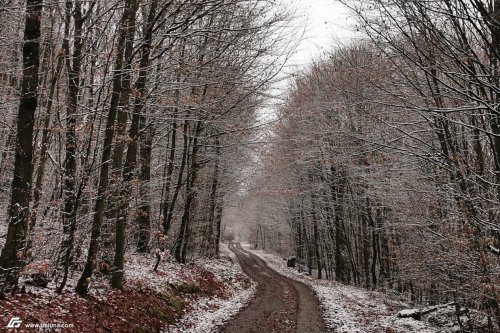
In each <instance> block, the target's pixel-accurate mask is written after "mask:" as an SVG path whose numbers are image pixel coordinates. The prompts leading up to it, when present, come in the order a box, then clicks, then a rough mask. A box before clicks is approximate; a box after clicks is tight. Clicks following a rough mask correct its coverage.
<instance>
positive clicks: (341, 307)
mask: <svg viewBox="0 0 500 333" xmlns="http://www.w3.org/2000/svg"><path fill="white" fill-rule="evenodd" d="M242 246H243V248H245V250H247V251H250V252H252V253H254V254H256V255H258V256H259V257H261V258H262V259H263V260H265V261H266V262H267V263H268V265H269V266H270V267H271V268H273V269H274V270H276V271H278V272H280V273H281V274H283V275H285V276H287V277H289V278H291V279H295V280H298V281H301V282H303V283H305V284H308V285H310V286H311V288H312V289H313V290H314V291H315V292H316V294H317V295H318V298H319V300H320V302H321V306H322V308H323V316H324V318H325V321H326V324H327V326H328V328H331V329H334V330H335V332H338V333H380V332H384V333H396V332H397V333H415V332H419V333H437V332H452V331H453V328H452V327H448V328H446V327H442V328H436V327H434V326H433V325H431V324H430V323H428V322H425V321H419V320H415V319H413V318H398V317H397V313H398V311H400V310H402V309H405V308H408V307H409V306H408V305H407V304H405V303H404V302H401V301H398V300H394V299H391V298H390V297H388V296H386V295H385V294H383V293H381V292H372V291H367V290H365V289H362V288H358V287H354V286H346V285H343V284H340V283H337V282H335V281H327V280H318V279H315V278H313V277H311V276H308V275H306V274H301V273H299V272H298V271H297V270H295V269H293V268H288V267H287V265H286V263H287V262H286V260H283V258H281V257H279V256H276V255H274V254H269V253H266V252H264V251H262V250H255V249H253V247H252V246H251V245H249V244H243V245H242Z"/></svg>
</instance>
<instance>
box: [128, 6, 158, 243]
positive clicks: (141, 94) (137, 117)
mask: <svg viewBox="0 0 500 333" xmlns="http://www.w3.org/2000/svg"><path fill="white" fill-rule="evenodd" d="M157 5H158V1H156V0H153V1H152V2H151V7H150V9H149V14H148V18H147V21H146V24H145V27H144V31H145V32H144V41H143V45H142V50H141V51H142V54H141V60H140V63H139V68H140V70H139V78H138V79H137V82H136V84H135V90H136V92H137V93H136V97H135V102H134V114H133V116H132V124H131V125H130V132H129V140H130V141H129V142H130V143H129V145H128V149H127V157H126V161H125V167H124V169H123V181H124V183H125V185H126V190H127V192H126V193H125V195H127V196H128V194H129V193H130V185H129V184H128V183H129V182H130V181H131V180H132V179H133V178H134V170H135V169H136V165H137V144H138V141H139V128H140V125H141V120H142V125H143V126H142V128H143V130H146V131H147V129H146V128H145V126H146V120H145V117H144V116H143V115H142V113H143V112H144V102H145V100H146V94H147V92H146V82H147V74H148V68H149V65H150V58H149V57H150V54H151V43H152V39H153V27H154V23H155V16H156V8H157ZM148 134H150V135H143V137H145V138H146V141H147V144H146V146H148V147H149V149H147V150H145V151H143V153H144V154H142V153H141V156H144V158H141V162H142V163H141V164H142V165H143V168H142V169H144V171H147V172H145V173H144V175H143V176H144V177H141V184H140V186H141V189H140V192H141V193H140V194H141V207H140V210H139V212H141V213H142V214H144V216H142V219H140V220H139V221H140V222H141V224H140V225H139V236H138V240H137V251H138V252H141V253H146V252H147V251H148V244H149V238H150V229H151V228H150V222H149V221H150V218H149V216H150V214H151V208H150V207H149V200H143V199H146V198H149V196H147V193H145V192H146V191H147V187H145V185H146V184H147V185H148V186H149V178H150V177H151V176H150V174H151V171H150V170H151V167H150V165H151V149H152V147H151V145H152V131H148ZM142 181H144V182H145V184H143V183H142ZM145 189H146V191H145ZM145 201H147V206H144V205H143V204H142V203H143V202H145ZM125 210H126V207H122V209H120V212H124V211H125ZM121 217H123V218H126V216H123V214H122V215H121Z"/></svg>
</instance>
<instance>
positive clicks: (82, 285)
mask: <svg viewBox="0 0 500 333" xmlns="http://www.w3.org/2000/svg"><path fill="white" fill-rule="evenodd" d="M132 2H133V1H132V0H128V1H125V7H124V9H123V15H122V18H121V22H120V28H119V29H120V35H119V37H118V43H117V53H116V61H115V69H114V75H113V82H112V84H113V92H112V96H111V104H110V107H109V111H108V117H107V120H106V129H105V134H104V143H103V152H102V157H101V167H100V175H99V185H98V188H97V199H96V202H95V207H94V217H93V221H92V233H91V236H90V244H89V251H88V254H87V260H86V263H85V268H84V270H83V272H82V275H81V276H80V279H79V280H78V283H77V286H76V291H77V292H78V293H79V294H80V295H85V294H87V292H88V288H89V283H90V277H91V276H92V273H93V271H94V268H95V266H96V261H97V254H98V253H99V238H100V236H101V226H102V220H103V213H104V208H105V204H106V191H107V189H108V182H109V166H110V165H109V164H110V159H111V152H112V146H111V145H112V143H113V138H114V136H115V132H114V125H115V119H116V114H117V111H118V104H119V99H120V92H121V78H122V74H123V61H124V59H123V54H124V52H125V43H126V36H127V32H128V22H129V20H130V16H131V11H132Z"/></svg>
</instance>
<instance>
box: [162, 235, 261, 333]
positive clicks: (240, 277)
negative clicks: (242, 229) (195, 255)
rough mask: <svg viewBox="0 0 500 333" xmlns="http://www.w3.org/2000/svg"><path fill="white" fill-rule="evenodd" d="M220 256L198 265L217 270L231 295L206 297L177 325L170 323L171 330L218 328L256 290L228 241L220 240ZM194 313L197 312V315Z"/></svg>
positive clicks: (190, 332) (186, 332)
mask: <svg viewBox="0 0 500 333" xmlns="http://www.w3.org/2000/svg"><path fill="white" fill-rule="evenodd" d="M220 246H221V259H219V260H199V261H197V262H196V264H197V265H200V266H202V267H203V268H204V269H206V270H208V271H210V272H212V273H214V275H215V276H216V277H217V278H218V279H219V281H221V282H224V284H225V285H226V286H228V288H229V290H228V294H229V297H227V298H222V297H215V298H211V299H209V298H203V299H200V300H198V302H196V303H195V304H193V305H192V308H191V309H190V312H189V313H187V314H186V315H184V317H183V318H182V319H181V321H180V322H179V323H178V324H176V325H175V326H174V327H168V329H167V330H166V331H165V332H168V333H206V332H218V328H219V327H221V326H222V325H223V324H224V323H225V322H227V321H228V320H230V319H231V318H233V317H234V316H235V315H236V314H237V313H238V312H239V311H240V310H241V309H242V308H243V307H244V306H246V305H247V304H248V302H249V301H250V300H251V299H252V297H253V296H254V294H255V292H256V291H257V285H256V283H255V282H252V281H251V280H249V279H248V277H246V275H244V273H243V271H242V270H241V267H240V265H239V263H238V259H237V258H236V256H235V254H234V253H233V252H232V251H230V250H229V248H228V245H227V244H221V245H220ZM194 314H195V315H194Z"/></svg>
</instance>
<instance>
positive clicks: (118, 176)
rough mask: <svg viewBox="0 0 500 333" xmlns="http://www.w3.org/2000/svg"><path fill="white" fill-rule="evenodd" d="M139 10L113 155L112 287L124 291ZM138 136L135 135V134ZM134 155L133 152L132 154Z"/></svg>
mask: <svg viewBox="0 0 500 333" xmlns="http://www.w3.org/2000/svg"><path fill="white" fill-rule="evenodd" d="M138 8H139V2H138V1H132V4H131V13H130V17H129V20H128V26H127V37H126V41H125V54H124V60H125V66H124V68H123V75H122V84H121V91H120V101H119V103H118V116H117V119H116V126H115V129H116V137H117V139H116V142H115V149H114V152H113V168H112V170H113V171H112V173H113V176H112V178H111V179H112V181H113V184H112V185H113V186H112V189H113V191H112V195H113V196H115V197H114V198H113V200H111V201H112V202H113V203H114V204H113V205H112V210H111V215H110V216H109V219H110V220H115V219H116V224H115V239H114V240H115V251H114V257H113V269H112V274H111V286H112V287H113V288H118V289H121V288H123V276H124V274H123V270H124V264H125V262H124V256H125V243H126V239H125V237H126V235H125V229H126V227H127V207H128V200H129V198H128V193H129V190H128V189H127V187H128V186H129V184H128V180H126V178H128V177H129V176H131V175H132V172H133V167H134V165H135V155H132V154H131V155H129V156H128V157H129V158H130V160H128V165H127V166H126V169H127V170H125V169H123V155H124V151H125V144H126V142H125V140H124V137H125V131H126V128H127V110H128V108H129V99H130V92H131V77H130V72H131V70H132V57H133V56H132V52H133V47H134V35H135V25H136V18H135V16H136V12H137V10H138ZM137 122H138V120H137V118H136V124H134V127H135V128H133V129H132V131H135V132H137V131H138V128H139V125H138V124H137ZM133 134H134V133H133ZM133 141H134V139H133V138H132V142H133ZM131 153H133V152H131Z"/></svg>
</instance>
